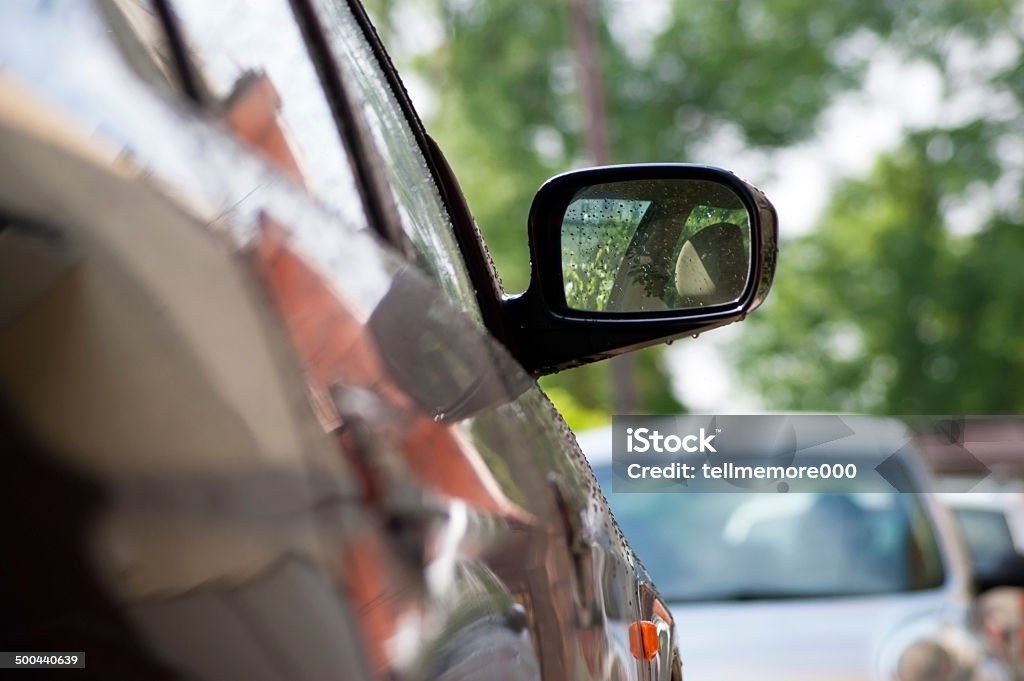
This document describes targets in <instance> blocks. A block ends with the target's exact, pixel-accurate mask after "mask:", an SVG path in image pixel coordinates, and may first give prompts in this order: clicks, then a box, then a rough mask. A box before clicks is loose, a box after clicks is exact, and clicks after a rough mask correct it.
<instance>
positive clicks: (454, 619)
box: [0, 0, 776, 680]
mask: <svg viewBox="0 0 1024 681" xmlns="http://www.w3.org/2000/svg"><path fill="white" fill-rule="evenodd" d="M0 150H2V153H0V452H2V460H3V464H4V475H3V476H2V477H0V479H2V483H0V508H2V512H0V518H2V521H0V528H2V530H3V536H4V546H3V551H2V552H0V593H2V594H3V598H4V602H3V607H2V608H0V644H2V645H0V649H2V650H6V651H17V650H27V651H37V652H56V651H79V652H77V653H73V654H72V655H71V656H69V657H68V659H71V657H73V658H74V661H75V663H76V664H80V665H81V664H84V665H85V671H84V673H83V675H89V676H92V677H94V678H103V679H119V678H123V679H133V680H136V679H143V678H146V679H149V678H190V679H248V680H259V679H327V678H332V679H337V678H346V679H349V678H351V679H361V678H401V679H420V678H445V679H454V678H485V679H500V678H508V679H539V678H544V679H561V678H573V679H598V678H602V679H603V678H610V679H669V678H673V679H678V678H680V660H679V657H678V653H677V649H676V643H675V633H674V628H673V626H674V625H673V620H672V617H671V615H670V614H669V612H668V610H667V608H666V607H665V605H664V603H663V601H662V600H661V599H660V597H659V596H658V592H657V590H656V589H655V587H654V585H653V584H652V583H651V581H650V579H649V577H648V575H647V573H646V572H645V570H644V569H643V568H642V566H641V565H640V564H639V563H638V562H637V560H636V558H635V556H634V554H633V552H632V550H631V549H630V547H629V545H628V544H627V542H625V541H624V540H623V538H622V535H621V532H620V531H619V530H618V528H617V526H616V525H615V522H614V521H613V519H612V517H611V515H610V513H609V511H608V509H607V506H606V503H605V501H604V499H603V497H602V495H601V494H600V492H599V489H598V487H597V483H596V481H595V479H594V477H593V475H592V473H591V471H590V469H589V467H588V465H587V463H586V461H585V459H584V458H583V456H582V455H581V453H580V451H579V449H578V447H577V446H576V444H575V441H574V439H573V437H572V434H571V433H570V431H569V429H568V428H567V427H566V425H565V423H564V421H563V420H562V419H561V418H560V417H559V415H558V414H557V412H556V411H555V409H554V408H553V407H552V405H551V403H550V402H549V401H548V400H547V398H546V397H545V396H544V394H543V393H542V392H541V391H540V389H539V388H538V386H537V383H536V377H538V376H540V375H542V374H544V373H546V372H550V371H555V370H558V369H561V368H566V367H569V366H574V365H578V364H582V363H585V362H590V361H595V360H598V359H603V358H605V357H610V356H613V355H616V354H619V353H622V352H626V351H628V350H631V349H635V348H639V347H643V346H646V345H650V344H653V343H660V342H664V341H666V340H671V339H674V338H679V337H683V336H685V335H690V334H694V333H699V332H702V331H705V330H708V329H711V328H714V327H717V326H721V325H723V324H727V323H730V322H732V321H738V320H740V319H742V318H743V317H744V316H745V315H746V314H748V313H749V312H750V311H751V310H753V309H754V308H756V307H757V306H758V305H759V304H760V302H761V301H762V300H763V298H764V296H765V295H766V294H767V291H768V288H769V286H770V283H771V278H772V274H773V271H774V265H775V252H776V242H775V236H776V227H775V214H774V210H773V209H772V207H771V205H770V203H769V202H768V201H767V199H765V197H764V196H763V195H762V194H761V193H760V192H759V191H757V190H756V189H754V188H753V187H751V186H750V185H748V184H747V183H746V182H744V181H742V180H740V179H739V178H737V177H735V176H734V175H732V174H731V173H728V172H725V171H722V170H718V169H714V168H707V167H702V166H684V165H671V164H669V165H649V166H616V167H605V168H594V169H587V170H582V171H578V172H573V173H567V174H565V175H561V176H559V177H557V178H554V179H553V180H551V181H550V182H549V183H548V184H546V185H545V186H544V187H542V188H541V189H540V191H539V192H538V194H537V198H536V201H535V203H534V206H533V208H532V211H531V214H530V216H529V233H528V238H529V239H530V247H531V255H532V268H533V270H532V280H531V284H530V288H529V290H528V291H527V292H525V293H523V294H519V295H510V294H506V292H505V291H503V290H501V288H500V285H499V283H498V281H497V279H496V277H495V276H494V273H493V270H492V268H491V265H490V260H489V257H488V256H487V252H486V249H485V247H484V245H483V243H482V241H481V240H480V235H479V233H478V231H477V229H476V226H475V225H474V223H473V219H472V216H471V214H470V212H469V209H468V208H467V206H466V205H465V203H464V201H463V199H462V195H461V193H460V191H459V188H458V184H457V182H456V180H455V178H454V176H453V174H452V172H451V170H450V168H449V167H448V165H447V164H446V162H445V160H444V157H443V155H442V154H441V152H440V150H439V149H438V148H437V146H436V144H435V143H434V142H433V140H432V139H431V138H430V137H429V136H428V135H427V134H426V132H425V130H424V128H423V126H422V124H421V123H420V121H419V119H418V118H417V116H416V113H415V111H414V110H413V108H412V106H411V104H410V102H409V100H408V98H407V96H406V93H405V91H404V89H403V87H402V84H401V81H400V79H399V76H398V75H397V73H396V72H395V71H394V69H393V67H392V65H391V63H390V61H389V59H388V57H387V55H386V53H385V52H384V49H383V47H382V45H381V43H380V42H379V40H378V38H377V36H376V34H375V33H374V30H373V28H372V26H371V24H370V22H369V20H368V18H367V16H366V14H365V13H364V11H363V9H362V7H361V6H360V5H359V3H358V2H354V1H353V2H337V1H335V0H292V1H291V2H288V1H287V0H264V1H262V2H259V3H252V4H246V3H208V2H201V1H199V0H174V1H169V0H152V2H147V1H146V0H97V1H95V2H81V1H79V0H56V1H47V2H18V3H3V5H2V6H0ZM613 232H614V236H615V238H616V239H618V241H617V242H616V244H617V247H619V249H620V250H618V251H616V252H613V253H611V254H610V255H609V254H608V252H607V251H602V252H603V253H604V255H603V256H600V254H595V253H594V249H593V246H594V244H596V243H598V242H600V241H601V240H602V239H604V238H605V237H606V236H607V235H612V234H613ZM602 258H603V259H602ZM80 658H84V659H80Z"/></svg>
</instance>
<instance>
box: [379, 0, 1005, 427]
mask: <svg viewBox="0 0 1024 681" xmlns="http://www.w3.org/2000/svg"><path fill="white" fill-rule="evenodd" d="M368 5H369V7H370V9H371V11H372V12H374V13H375V16H376V19H377V23H378V26H379V28H380V30H381V31H382V34H383V35H384V39H385V42H386V43H388V45H389V47H390V48H391V49H392V51H393V52H395V53H396V54H397V55H398V59H399V61H400V62H403V61H405V62H406V63H403V64H401V65H402V66H403V67H404V68H406V69H412V72H413V73H415V74H418V77H420V78H422V79H423V80H424V81H426V82H427V83H429V84H430V89H431V90H432V92H433V94H434V97H433V101H434V104H435V106H434V107H433V111H432V112H431V114H430V115H429V116H428V120H427V124H428V128H429V130H430V131H431V134H432V135H434V137H436V138H437V139H438V140H439V142H440V144H441V146H442V148H444V149H445V151H446V153H447V154H448V155H449V159H450V161H451V163H452V165H453V167H454V168H455V171H456V173H457V175H458V177H459V179H460V182H461V184H462V187H463V190H464V191H465V193H466V195H467V198H468V200H469V203H470V205H471V206H472V207H473V210H474V212H475V214H476V218H477V221H478V223H479V224H480V227H481V229H482V230H483V232H484V235H485V238H486V240H487V243H488V244H489V246H490V248H491V250H492V253H493V256H494V260H495V262H496V265H497V268H498V271H499V273H500V274H501V276H502V278H503V279H504V281H505V284H506V288H507V289H508V290H509V291H517V290H522V289H523V288H525V286H526V284H527V280H528V276H529V270H528V253H527V248H526V246H527V244H526V237H525V224H526V215H527V212H528V209H529V205H530V202H531V200H532V197H533V193H534V192H535V190H536V188H537V187H538V186H539V185H540V184H541V183H542V182H543V181H544V180H545V179H546V178H547V177H549V176H551V175H553V174H555V173H557V172H561V171H564V170H567V169H570V168H573V167H578V166H580V165H583V164H584V163H583V162H582V159H583V157H584V153H583V139H582V120H583V116H582V114H581V111H580V103H579V97H578V92H577V77H576V71H575V64H574V55H573V54H572V50H571V45H572V41H571V37H570V30H569V27H568V25H567V22H568V20H569V17H568V2H567V0H549V1H547V2H519V1H518V0H370V1H369V2H368ZM410 8H413V9H415V12H419V13H420V15H421V16H427V15H429V16H430V17H433V19H434V20H435V21H436V26H437V27H438V30H439V32H440V33H441V35H440V37H439V39H438V40H437V41H436V44H435V45H433V46H432V47H430V48H429V49H425V50H424V49H420V50H418V51H416V50H411V51H407V52H406V53H405V54H406V56H408V57H409V58H408V59H407V60H405V59H403V58H402V56H403V49H402V46H401V43H402V42H403V40H402V35H404V34H408V33H409V32H410V31H413V32H415V30H416V29H415V28H410V27H409V26H408V25H407V24H408V20H409V17H410V16H413V15H414V14H415V12H413V13H412V14H411V13H410ZM601 10H602V11H601V26H600V34H601V44H602V54H601V60H602V68H603V71H604V75H605V78H604V84H605V88H606V93H607V100H608V108H609V123H610V127H611V146H612V157H613V158H614V160H615V161H617V162H638V161H705V160H707V159H702V158H693V154H694V151H695V150H696V149H697V148H699V147H700V146H701V145H703V144H706V142H707V141H708V140H709V139H713V138H714V137H715V136H716V135H727V136H730V137H731V138H733V139H738V140H739V141H740V142H741V143H742V144H744V145H746V146H748V147H755V148H761V149H769V150H770V149H778V148H783V147H785V146H788V145H791V144H794V143H797V142H799V141H802V140H805V139H808V138H811V137H813V136H814V135H815V133H816V132H817V125H816V124H817V121H818V119H819V117H820V116H821V114H822V112H823V111H825V110H826V109H827V108H828V106H829V105H830V103H831V102H833V101H834V99H835V97H836V96H837V95H838V94H839V93H841V92H843V91H845V90H848V89H851V88H855V87H857V86H858V84H859V83H860V82H861V80H862V78H863V76H864V74H865V72H866V69H867V67H868V65H869V63H870V61H871V60H872V59H873V58H874V57H875V56H876V54H877V53H878V52H879V51H880V50H883V49H885V50H889V51H891V52H893V53H895V54H899V55H901V56H902V57H903V58H905V59H907V60H918V61H921V62H924V63H928V64H932V65H934V66H935V67H937V68H938V70H939V72H940V73H941V74H942V75H943V77H944V79H945V81H944V84H945V86H946V88H947V91H948V92H949V94H950V96H951V97H952V96H953V95H954V94H955V93H956V92H957V88H958V87H961V86H962V85H963V84H964V83H963V82H961V81H966V82H968V83H973V82H975V81H977V80H978V78H979V77H983V78H985V79H988V80H989V81H990V82H991V84H992V85H993V87H996V86H1001V87H1002V89H1003V90H1008V91H1012V92H1013V93H1014V94H1013V96H1012V97H1011V99H1013V100H1014V104H1013V106H1010V108H1011V109H1014V107H1015V106H1017V104H1018V103H1019V101H1018V100H1019V95H1020V93H1021V92H1022V89H1024V75H1022V74H1024V64H1022V63H1021V59H1020V54H1021V50H1020V40H1019V36H1018V35H1017V34H1016V33H1015V30H1017V29H1016V27H1018V26H1020V24H1021V21H1020V17H1019V16H1017V14H1015V12H1017V11H1018V10H1016V3H1013V2H1011V1H1009V0H928V1H925V0H922V2H918V3H897V2H891V1H887V0H875V1H869V2H865V1H863V0H834V1H833V2H829V3H820V2H815V1H814V0H715V1H714V2H704V1H700V0H666V2H663V3H648V2H644V3H633V2H628V0H602V3H601ZM998 41H1003V42H1008V43H1009V46H1008V47H1007V48H1006V49H1007V50H1010V51H1011V52H1012V51H1013V50H1016V58H1015V59H1012V60H1010V62H1009V63H1002V65H1001V67H1000V69H997V71H998V72H997V73H995V75H992V73H990V72H988V71H986V72H985V73H984V74H983V75H982V76H979V75H978V74H973V75H972V72H971V69H970V68H965V67H964V66H963V63H964V62H965V60H966V62H967V63H970V62H971V56H972V50H977V51H978V53H979V54H989V55H990V56H991V54H990V53H991V52H992V50H991V49H990V48H991V47H992V46H993V45H996V44H997V43H998ZM986 50H987V51H986ZM965 55H966V56H965ZM989 61H992V59H989ZM996 61H998V59H996ZM1003 61H1004V62H1005V61H1006V60H1005V59H1004V60H1003ZM979 63H984V64H987V63H988V62H979ZM958 64H959V66H957V65H958ZM978 68H981V66H979V67H978ZM986 68H987V67H986ZM1000 101H1001V100H1000ZM1008 106H1009V105H1008ZM992 113H993V112H992V111H985V112H982V113H980V114H979V116H978V117H977V120H971V121H968V122H967V123H966V124H962V125H959V126H949V128H950V129H949V130H934V131H922V132H919V133H918V134H917V135H916V136H914V137H913V138H911V139H908V140H907V141H906V143H905V144H904V145H903V147H902V148H900V149H899V150H897V151H895V152H893V153H892V154H890V155H889V156H887V157H886V158H884V159H880V160H879V162H878V164H877V166H876V168H875V169H874V171H873V173H872V174H871V175H870V176H869V177H867V178H863V179H861V180H858V181H854V182H850V183H847V184H846V185H844V186H843V187H841V188H840V190H839V192H838V193H837V195H836V196H835V198H834V199H833V201H832V204H831V206H830V209H829V210H828V211H827V212H826V217H825V220H824V222H823V224H822V228H821V230H820V233H816V234H815V235H811V236H807V237H805V238H803V239H801V240H799V241H797V242H795V243H791V244H787V245H786V246H787V248H786V250H785V252H784V254H783V257H782V259H781V261H780V266H781V271H780V273H779V277H778V283H777V285H776V289H777V290H776V291H775V292H774V293H773V294H772V296H770V298H769V305H770V307H766V309H765V310H763V311H759V312H758V314H756V315H753V316H752V317H751V320H752V321H748V322H746V324H748V325H751V328H750V329H748V332H746V333H744V338H746V339H747V340H746V341H745V342H743V343H741V344H740V348H741V350H740V351H739V352H737V353H736V354H735V357H736V359H737V361H738V362H740V363H741V365H742V367H743V369H744V374H745V375H746V376H749V377H750V380H751V381H752V383H753V384H754V385H755V386H756V387H757V388H758V389H759V390H760V391H761V393H762V394H763V395H765V396H766V401H767V403H768V404H769V405H770V406H771V407H773V408H790V407H800V408H812V409H865V410H871V411H884V410H892V409H895V408H897V407H898V408H900V409H903V410H914V411H920V410H926V409H930V408H932V406H929V405H933V406H935V405H937V404H938V402H937V400H938V396H936V395H927V394H926V393H927V392H928V391H929V390H934V389H935V388H936V387H937V386H946V390H945V392H948V389H950V388H951V387H952V385H953V384H955V385H960V384H961V382H962V381H963V380H965V376H967V373H966V372H968V371H971V372H975V371H977V372H980V373H978V374H976V375H977V376H979V377H984V376H989V375H990V374H986V373H985V372H986V371H988V369H987V368H986V367H989V365H988V364H985V363H984V362H982V361H981V360H980V359H977V358H976V355H977V354H978V352H979V351H980V350H982V349H983V348H988V347H989V346H998V348H991V350H990V351H991V352H992V353H993V354H992V355H991V356H992V358H997V357H998V358H1001V360H1006V359H1009V358H1010V356H1011V355H1013V356H1014V357H1017V358H1018V360H1019V352H1020V351H1019V347H1020V346H1019V341H1016V340H1014V343H1017V345H1014V344H1013V343H1010V344H1009V345H1007V343H1006V341H1008V340H1009V337H1008V336H1006V335H1004V334H1006V333H1010V332H1013V331H1014V330H1015V329H1016V327H1015V326H1014V325H1015V324H1016V323H1017V321H1016V319H1017V316H1016V315H1014V314H1012V313H1010V312H1008V310H1009V309H1011V308H1007V307H1006V306H1007V305H1008V303H1007V299H1006V298H1005V297H998V299H997V300H986V298H987V297H986V296H985V295H984V289H982V288H981V287H982V286H983V285H986V284H990V283H992V281H993V279H995V278H996V276H997V269H996V268H997V266H999V265H1000V264H1001V263H1003V262H1004V257H1005V262H1007V263H1008V262H1012V261H1013V255H1017V254H1018V252H1017V251H1016V250H1012V249H1014V248H1017V247H1019V245H1020V244H1019V243H1017V242H1018V241H1019V240H1020V238H1021V237H1018V236H1016V234H1017V232H1015V231H1014V228H1013V225H1016V224H1017V222H1019V221H1018V220H1016V218H1015V217H1013V216H1006V215H1001V216H994V217H993V220H992V222H991V224H990V225H988V226H986V227H985V229H984V230H983V232H982V233H981V234H978V235H976V236H974V237H971V238H959V237H954V236H953V235H951V234H950V229H949V225H945V224H944V222H943V215H944V214H945V211H946V208H947V207H948V205H949V204H950V201H954V202H955V201H956V200H958V199H957V197H962V196H964V193H965V192H968V191H969V188H971V187H977V186H979V183H980V185H984V186H992V185H994V184H995V183H997V182H999V181H1003V180H1000V178H1005V172H1001V169H1005V160H1006V159H1005V158H1002V157H999V155H998V154H997V147H998V145H997V144H995V142H996V141H997V140H998V139H1003V140H1004V141H1005V140H1006V139H1007V137H1006V135H1005V134H1003V135H1002V136H1000V134H1001V133H1000V131H999V130H997V129H996V128H997V127H998V123H999V120H998V118H999V116H992ZM986 116H992V118H991V120H990V119H988V118H986ZM1005 118H1006V116H1003V119H1004V120H1003V121H1002V122H1003V123H1004V124H1005V123H1006V120H1005ZM1011 118H1012V114H1011ZM1004 132H1005V131H1004ZM950 146H952V148H953V152H952V153H951V154H949V153H947V152H948V148H949V147H950ZM947 156H948V157H947ZM1004 156H1005V154H1004ZM936 159H938V160H936ZM726 163H727V161H726ZM780 171H784V169H780ZM758 179H759V180H762V181H763V180H764V179H766V178H758ZM784 219H785V216H783V220H784ZM1000 225H1002V227H1000ZM982 244H988V245H989V247H992V248H997V249H999V250H998V251H996V252H992V253H989V252H988V249H987V248H985V247H983V245H982ZM1004 249H1005V250H1004ZM986 253H989V255H988V257H989V258H991V259H992V262H988V263H985V264H982V263H983V262H984V261H985V254H986ZM1011 254H1012V255H1011ZM1003 274H1005V275H1006V276H1007V277H1009V279H1006V280H1005V281H1006V282H1009V281H1018V280H1019V277H1020V274H1019V273H1018V272H1017V271H1016V269H1015V268H1014V267H1013V266H1011V265H1007V271H1006V272H1005V273H1003V272H999V276H1002V275H1003ZM1015 277H1016V278H1015ZM1001 281H1004V280H1002V279H999V280H997V281H996V283H999V282H1001ZM999 290H1000V291H1006V290H1007V289H1006V285H1005V284H1000V286H999ZM1019 290H1020V289H1018V291H1019ZM1011 297H1012V296H1011ZM772 298H775V299H777V300H776V301H775V302H774V303H773V302H772ZM1014 300H1016V298H1014ZM990 308H991V309H990ZM965 315H966V316H965ZM972 319H973V320H975V322H969V320H972ZM975 323H977V324H981V326H972V324H975ZM980 328H985V329H986V331H985V333H984V334H983V335H978V334H979V333H980V332H979V331H978V329H980ZM1020 337H1021V334H1019V333H1018V334H1016V336H1015V337H1014V339H1016V338H1020ZM936 338H938V340H936ZM967 338H971V339H973V340H972V342H974V343H975V345H973V346H971V347H970V348H968V347H967V346H965V345H963V343H964V342H966V341H965V340H964V339H967ZM1011 346H1012V347H1014V348H1017V349H1016V350H1011ZM968 350H970V352H968ZM1015 352H1016V353H1018V354H1017V355H1014V354H1013V353H1015ZM964 353H966V354H964ZM976 360H977V361H978V362H981V364H979V365H978V366H973V365H974V363H975V361H976ZM636 367H637V368H636V373H637V378H636V380H637V383H638V390H637V391H638V409H639V410H640V411H643V412H651V413H658V412H673V411H680V410H681V409H682V405H679V404H678V402H677V401H676V400H675V398H674V397H673V396H672V393H671V390H669V388H668V386H667V381H666V380H665V374H664V372H663V371H662V369H661V356H660V349H653V350H648V351H644V352H642V353H639V354H638V356H637V360H636ZM996 375H998V373H997V374H996ZM950 376H952V377H953V378H950ZM950 380H952V381H953V384H950V383H948V381H950ZM978 380H979V381H981V380H983V379H982V378H978ZM543 385H544V387H545V389H546V390H547V391H548V392H549V394H550V395H552V397H553V398H554V399H555V400H556V402H557V403H558V405H559V407H560V408H561V409H562V410H563V412H564V413H566V415H567V417H568V419H569V420H570V423H571V424H572V425H574V426H579V425H584V424H589V423H593V422H594V421H597V420H601V419H602V418H603V416H602V415H603V414H607V413H608V411H609V408H610V405H611V403H612V400H611V395H610V389H609V387H608V379H607V374H606V371H605V369H604V365H597V366H589V367H582V368H580V369H575V370H572V371H568V372H564V373H562V374H558V375H556V376H551V377H547V378H545V379H544V380H543ZM979 385H980V384H979ZM972 390H973V388H972V389H970V390H966V391H965V392H964V402H963V404H965V405H966V404H972V405H974V404H977V405H980V404H982V403H986V399H987V398H983V397H981V396H980V395H981V393H982V392H984V389H982V388H979V389H978V390H979V391H980V392H978V393H977V395H978V396H976V397H971V398H970V400H968V398H967V395H975V393H974V392H971V391H972ZM997 392H998V391H996V390H993V391H990V392H987V393H985V394H986V395H995V394H996V393H997ZM993 399H995V398H993ZM951 404H953V403H951ZM987 404H994V402H987ZM1016 404H1018V405H1019V404H1020V402H1019V401H1018V402H1016ZM918 405H920V406H918ZM1008 406H1009V405H1007V407H1008ZM973 408H978V407H973ZM1018 408H1019V406H1018ZM947 411H948V409H947Z"/></svg>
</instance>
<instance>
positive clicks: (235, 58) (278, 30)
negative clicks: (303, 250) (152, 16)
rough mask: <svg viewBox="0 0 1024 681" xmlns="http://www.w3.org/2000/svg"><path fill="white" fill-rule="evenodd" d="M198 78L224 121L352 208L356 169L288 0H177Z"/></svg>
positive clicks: (312, 186)
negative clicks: (214, 0)
mask: <svg viewBox="0 0 1024 681" xmlns="http://www.w3.org/2000/svg"><path fill="white" fill-rule="evenodd" d="M174 8H175V12H176V14H177V16H178V19H179V22H180V24H181V28H182V31H183V33H184V40H185V42H186V44H187V46H188V49H189V52H190V55H191V57H192V60H193V62H194V64H195V66H196V68H197V70H198V71H199V74H200V85H201V88H202V89H203V90H204V95H205V99H207V100H208V101H209V106H210V108H211V109H212V111H213V113H214V114H215V115H216V116H217V117H219V118H220V119H221V122H222V124H223V125H224V126H226V127H227V128H229V129H231V130H232V131H233V132H234V133H235V134H236V136H237V137H238V138H239V139H240V140H241V141H242V142H244V143H245V144H246V145H248V146H250V147H251V148H253V149H254V150H256V151H257V152H258V153H259V154H260V155H262V156H263V158H264V159H265V160H266V161H268V162H269V163H271V164H272V165H274V166H275V167H276V168H277V169H278V170H279V171H280V172H281V173H283V174H284V175H286V176H287V177H289V178H291V179H292V180H294V181H295V182H297V183H299V184H302V185H304V186H305V187H306V188H307V189H309V190H310V192H311V193H312V194H313V195H314V196H315V197H316V198H317V199H318V200H320V201H321V202H323V203H324V204H326V205H327V206H329V207H331V208H334V209H335V210H337V211H338V212H342V213H344V212H345V211H346V210H348V209H349V208H350V206H349V205H348V204H349V203H350V202H351V200H352V199H351V191H350V186H351V184H352V179H351V175H352V172H351V169H350V168H349V166H348V160H347V157H346V155H345V153H344V151H343V147H342V142H341V138H340V137H339V136H338V131H337V127H336V125H335V122H334V117H333V115H332V112H331V108H330V106H329V104H328V102H327V99H326V97H325V96H324V93H323V90H322V89H321V87H320V82H319V78H318V76H317V73H316V69H315V67H314V66H313V63H312V61H311V60H310V57H309V54H308V52H307V50H306V45H305V41H304V40H303V37H302V34H301V32H300V31H299V28H298V26H297V25H296V23H295V20H294V17H293V16H292V11H291V8H290V7H289V5H288V3H287V2H285V0H262V1H260V2H256V1H254V0H229V1H226V2H216V3H210V2H207V1H206V0H176V1H175V3H174Z"/></svg>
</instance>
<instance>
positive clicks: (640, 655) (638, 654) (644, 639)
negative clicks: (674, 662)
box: [629, 620, 659, 662]
mask: <svg viewBox="0 0 1024 681" xmlns="http://www.w3.org/2000/svg"><path fill="white" fill-rule="evenodd" d="M658 647H659V643H658V628H657V627H656V626H654V622H648V621H647V620H640V621H639V622H633V623H632V624H630V625H629V652H631V653H633V657H635V658H636V659H638V660H647V661H648V662H650V661H651V660H653V659H654V657H655V656H656V655H657V654H658Z"/></svg>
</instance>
